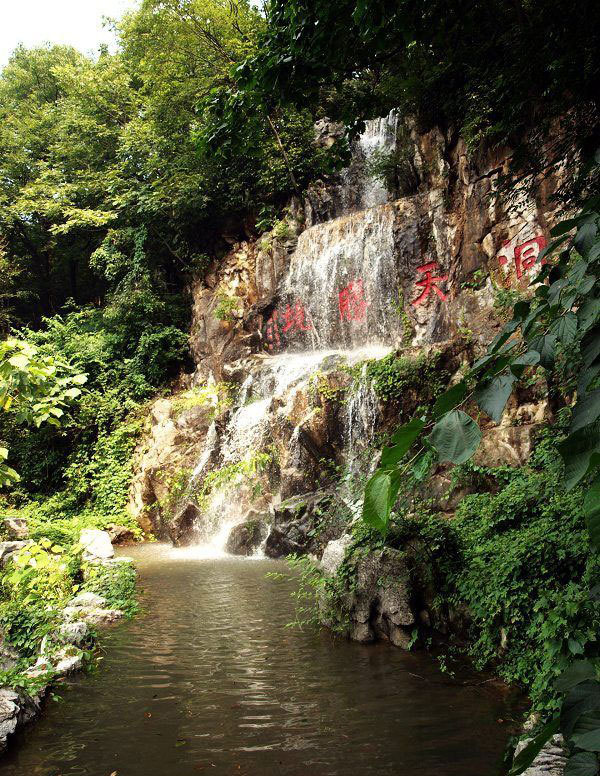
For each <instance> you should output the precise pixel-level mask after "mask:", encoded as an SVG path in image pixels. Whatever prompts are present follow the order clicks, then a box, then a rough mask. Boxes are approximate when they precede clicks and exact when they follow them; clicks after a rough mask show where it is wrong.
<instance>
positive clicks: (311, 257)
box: [283, 205, 401, 350]
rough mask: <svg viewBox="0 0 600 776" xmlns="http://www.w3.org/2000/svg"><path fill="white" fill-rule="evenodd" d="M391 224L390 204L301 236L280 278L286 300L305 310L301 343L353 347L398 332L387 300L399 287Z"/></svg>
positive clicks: (394, 313)
mask: <svg viewBox="0 0 600 776" xmlns="http://www.w3.org/2000/svg"><path fill="white" fill-rule="evenodd" d="M394 228H395V212H394V209H393V206H391V205H382V206H380V207H377V208H371V209H369V210H366V211H362V212H359V213H352V214H350V215H348V216H342V217H341V218H336V219H335V220H333V221H330V222H327V223H325V224H316V225H315V226H312V227H310V228H309V229H307V230H306V231H305V232H303V233H302V234H301V235H300V238H299V240H298V247H297V249H296V251H295V253H294V255H293V256H292V259H291V262H290V267H289V270H288V273H287V275H286V278H285V280H284V283H283V297H284V298H285V299H286V301H287V302H288V303H289V304H290V305H293V304H296V305H301V306H302V309H303V310H304V311H305V332H304V333H303V336H302V337H298V338H297V339H298V342H299V343H300V345H299V346H300V347H303V346H305V345H308V346H309V347H310V348H311V349H315V350H322V349H326V348H343V349H354V348H357V347H360V346H365V345H372V344H390V343H392V342H393V341H394V340H395V339H396V338H397V337H398V336H399V335H400V333H401V321H400V318H399V316H398V314H397V311H396V309H395V308H394V307H393V305H391V304H390V299H392V300H395V299H397V298H398V293H399V289H400V277H399V274H398V269H397V262H396V256H395V252H394ZM290 347H292V348H293V347H295V344H294V340H292V341H291V342H290Z"/></svg>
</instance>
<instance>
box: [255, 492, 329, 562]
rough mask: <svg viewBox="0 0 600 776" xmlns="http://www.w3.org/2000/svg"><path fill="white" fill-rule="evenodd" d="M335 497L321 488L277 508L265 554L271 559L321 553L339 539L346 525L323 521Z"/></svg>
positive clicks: (289, 500) (318, 554)
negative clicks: (330, 542)
mask: <svg viewBox="0 0 600 776" xmlns="http://www.w3.org/2000/svg"><path fill="white" fill-rule="evenodd" d="M331 498H332V494H331V493H329V492H327V491H317V492H315V493H307V494H304V495H302V496H297V497H295V498H292V499H288V500H287V501H285V502H283V503H282V504H281V505H280V506H278V507H275V509H274V512H273V525H272V528H271V531H270V533H269V536H268V537H267V541H266V542H265V555H267V556H268V557H269V558H281V557H285V556H286V555H292V554H295V555H306V554H308V553H312V554H314V555H317V556H320V555H321V554H322V552H323V549H324V548H325V546H326V544H327V542H328V541H331V540H333V539H337V538H338V537H339V536H340V534H341V533H342V532H343V528H344V527H343V526H341V525H337V524H333V523H324V522H323V514H324V513H325V512H326V510H327V506H328V503H329V502H330V500H331Z"/></svg>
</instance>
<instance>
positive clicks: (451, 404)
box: [433, 381, 467, 419]
mask: <svg viewBox="0 0 600 776" xmlns="http://www.w3.org/2000/svg"><path fill="white" fill-rule="evenodd" d="M466 395H467V385H466V383H465V382H464V381H461V382H460V383H456V385H453V386H452V388H449V389H448V390H447V391H446V392H445V393H443V394H442V395H441V396H438V398H437V399H436V402H435V404H434V405H433V416H434V417H435V418H436V419H437V418H441V416H442V415H445V414H446V413H447V412H449V411H450V410H453V409H454V408H455V407H456V406H457V405H459V404H460V403H461V402H462V400H463V399H464V398H465V396H466Z"/></svg>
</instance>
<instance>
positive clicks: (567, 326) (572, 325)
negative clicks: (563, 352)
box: [551, 313, 577, 345]
mask: <svg viewBox="0 0 600 776" xmlns="http://www.w3.org/2000/svg"><path fill="white" fill-rule="evenodd" d="M551 332H552V334H554V335H556V338H557V339H558V341H559V342H562V343H563V344H564V345H569V344H570V343H571V342H573V340H574V339H575V337H576V335H577V316H576V315H575V313H567V314H566V315H561V317H560V318H559V319H558V320H557V321H555V322H554V323H553V324H552V328H551Z"/></svg>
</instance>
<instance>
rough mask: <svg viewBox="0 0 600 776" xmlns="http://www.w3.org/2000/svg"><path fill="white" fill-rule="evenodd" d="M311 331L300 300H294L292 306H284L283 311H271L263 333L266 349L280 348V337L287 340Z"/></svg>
mask: <svg viewBox="0 0 600 776" xmlns="http://www.w3.org/2000/svg"><path fill="white" fill-rule="evenodd" d="M311 329H312V326H311V324H310V323H309V322H308V320H307V317H306V310H305V309H304V305H303V304H302V302H301V301H300V300H296V301H295V302H294V303H293V304H288V305H286V307H285V309H284V310H283V311H282V310H273V314H272V315H271V317H270V318H269V320H268V321H267V325H266V331H265V334H266V339H267V347H268V348H269V350H275V349H277V348H279V347H280V345H281V341H282V337H284V338H289V337H291V336H293V335H295V334H298V333H302V332H305V331H310V330H311Z"/></svg>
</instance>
